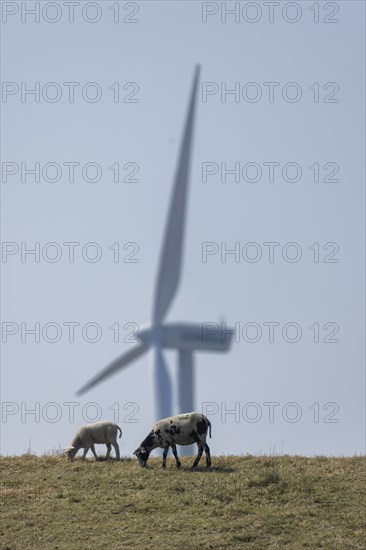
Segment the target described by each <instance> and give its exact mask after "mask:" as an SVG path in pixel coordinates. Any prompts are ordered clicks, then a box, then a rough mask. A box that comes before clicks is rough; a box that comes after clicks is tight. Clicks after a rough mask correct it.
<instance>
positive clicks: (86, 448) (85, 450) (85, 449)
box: [83, 447, 90, 460]
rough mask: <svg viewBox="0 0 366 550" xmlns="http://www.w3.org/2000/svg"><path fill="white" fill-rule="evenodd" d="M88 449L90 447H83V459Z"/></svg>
mask: <svg viewBox="0 0 366 550" xmlns="http://www.w3.org/2000/svg"><path fill="white" fill-rule="evenodd" d="M89 449H90V447H84V452H83V460H85V457H86V455H87V454H88V451H89Z"/></svg>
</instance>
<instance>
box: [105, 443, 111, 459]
mask: <svg viewBox="0 0 366 550" xmlns="http://www.w3.org/2000/svg"><path fill="white" fill-rule="evenodd" d="M106 445H107V454H106V459H107V460H108V459H109V456H110V454H111V449H112V445H111V444H110V443H107V444H106Z"/></svg>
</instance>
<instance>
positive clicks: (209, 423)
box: [207, 418, 211, 437]
mask: <svg viewBox="0 0 366 550" xmlns="http://www.w3.org/2000/svg"><path fill="white" fill-rule="evenodd" d="M207 424H208V429H209V434H210V437H211V422H210V421H209V419H208V418H207Z"/></svg>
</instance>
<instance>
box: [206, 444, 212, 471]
mask: <svg viewBox="0 0 366 550" xmlns="http://www.w3.org/2000/svg"><path fill="white" fill-rule="evenodd" d="M205 453H206V467H207V468H209V467H210V466H211V453H210V447H209V446H208V445H207V443H205Z"/></svg>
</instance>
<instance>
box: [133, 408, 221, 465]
mask: <svg viewBox="0 0 366 550" xmlns="http://www.w3.org/2000/svg"><path fill="white" fill-rule="evenodd" d="M208 430H209V432H210V437H211V422H210V421H209V420H208V419H207V418H206V417H205V416H204V415H203V414H201V413H198V412H191V413H185V414H178V415H177V416H171V417H169V418H164V419H163V420H159V421H158V422H157V423H156V424H154V426H153V428H152V430H151V432H150V433H149V435H148V436H147V437H146V438H145V439H144V440H143V442H142V443H141V445H140V446H139V447H138V448H137V449H136V451H135V452H134V453H133V454H134V455H136V456H137V458H138V461H139V463H140V465H141V466H146V463H147V461H148V458H149V456H150V453H151V451H152V450H153V449H156V448H157V447H160V448H162V449H164V451H163V468H165V467H166V457H167V454H168V451H169V447H171V448H172V451H173V455H174V457H175V460H176V463H177V468H180V466H181V463H180V460H179V458H178V455H177V448H176V445H190V444H191V443H197V446H198V454H197V456H196V460H195V461H194V463H193V466H192V468H195V467H196V466H197V465H198V463H199V461H200V460H201V456H202V453H203V451H205V453H206V465H207V468H209V467H210V466H211V456H210V449H209V447H208V445H207V443H206V437H207V432H208Z"/></svg>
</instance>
